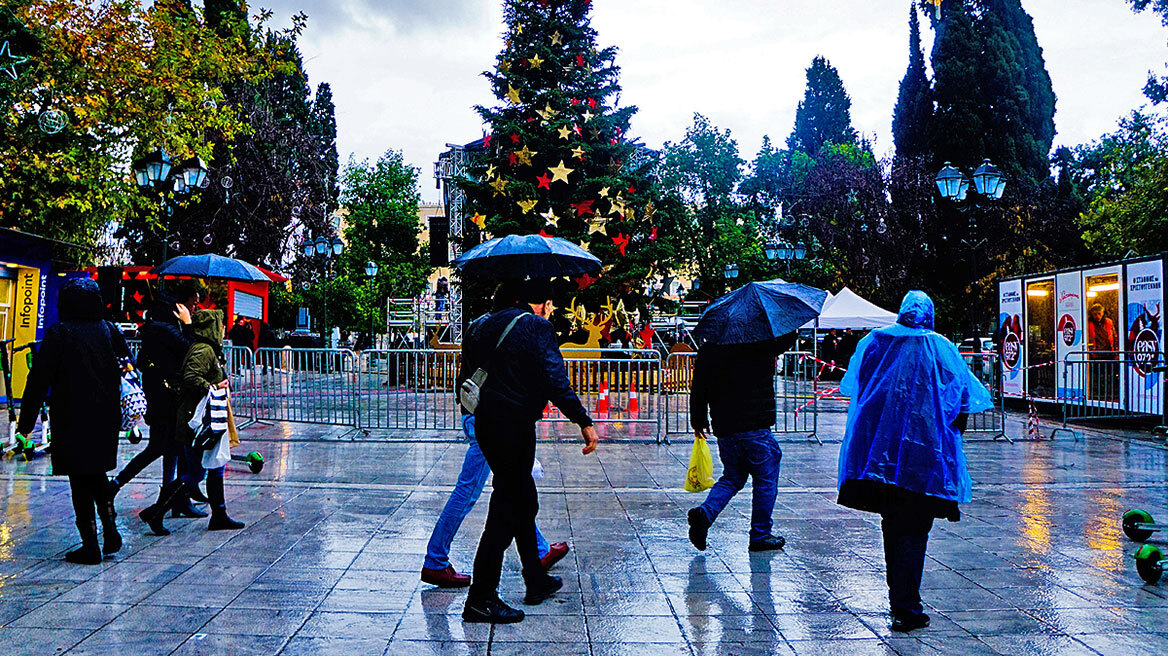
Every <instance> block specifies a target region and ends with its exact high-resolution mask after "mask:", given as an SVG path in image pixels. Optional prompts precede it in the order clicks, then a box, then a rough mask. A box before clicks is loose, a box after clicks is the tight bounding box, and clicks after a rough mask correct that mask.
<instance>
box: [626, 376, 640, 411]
mask: <svg viewBox="0 0 1168 656" xmlns="http://www.w3.org/2000/svg"><path fill="white" fill-rule="evenodd" d="M640 411H641V404H640V403H639V402H638V401H637V381H635V380H634V381H631V383H630V387H629V412H630V413H632V414H636V413H638V412H640Z"/></svg>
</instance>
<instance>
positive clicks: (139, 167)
mask: <svg viewBox="0 0 1168 656" xmlns="http://www.w3.org/2000/svg"><path fill="white" fill-rule="evenodd" d="M131 169H132V170H133V172H134V181H135V182H137V183H138V188H139V189H141V190H142V191H143V192H151V193H153V194H155V195H156V196H157V197H158V203H159V206H160V208H161V209H162V213H163V216H164V217H165V218H164V220H163V225H162V229H163V234H162V261H163V262H165V261H166V258H167V256H168V254H169V253H168V249H169V246H170V220H171V217H173V216H174V208H175V207H176V206H177V205H178V204H179V203H180V202H182V201H183V200H185V199H187V198H188V197H190V195H191V194H192V193H194V192H195V191H196V190H199V189H206V188H207V185H208V184H210V179H209V178H208V171H207V165H206V163H205V162H203V160H202V159H200V158H198V157H191V158H188V159H184V160H182V161H181V162H179V163H177V164H175V163H174V162H173V161H172V160H171V158H170V156H169V155H167V154H166V151H164V150H162V149H161V148H156V149H155V150H153V151H151V152H150V153H148V154H146V155H145V156H143V157H140V158H138V159H136V160H134V162H133V163H132V164H131ZM158 284H159V287H165V281H164V280H159V283H158Z"/></svg>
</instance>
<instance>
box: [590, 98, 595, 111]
mask: <svg viewBox="0 0 1168 656" xmlns="http://www.w3.org/2000/svg"><path fill="white" fill-rule="evenodd" d="M588 106H589V107H591V108H592V109H596V99H595V98H589V99H588Z"/></svg>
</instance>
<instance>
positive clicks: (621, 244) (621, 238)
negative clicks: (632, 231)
mask: <svg viewBox="0 0 1168 656" xmlns="http://www.w3.org/2000/svg"><path fill="white" fill-rule="evenodd" d="M612 243H614V244H616V247H617V248H618V249H620V254H621V257H624V256H625V246H628V245H629V238H628V237H626V236H625V234H624V233H623V232H622V233H621V234H619V235H617V236H615V237H613V238H612Z"/></svg>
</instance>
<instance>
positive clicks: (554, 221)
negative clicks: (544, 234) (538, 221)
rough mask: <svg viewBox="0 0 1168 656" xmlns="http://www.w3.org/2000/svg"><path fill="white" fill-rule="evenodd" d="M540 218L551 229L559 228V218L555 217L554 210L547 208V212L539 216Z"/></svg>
mask: <svg viewBox="0 0 1168 656" xmlns="http://www.w3.org/2000/svg"><path fill="white" fill-rule="evenodd" d="M540 216H542V217H543V218H544V219H545V220H546V221H547V224H548V225H550V226H551V227H553V228H558V227H560V217H558V216H556V211H555V209H553V208H551V207H549V208H548V211H546V212H544V213H543V214H540Z"/></svg>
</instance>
